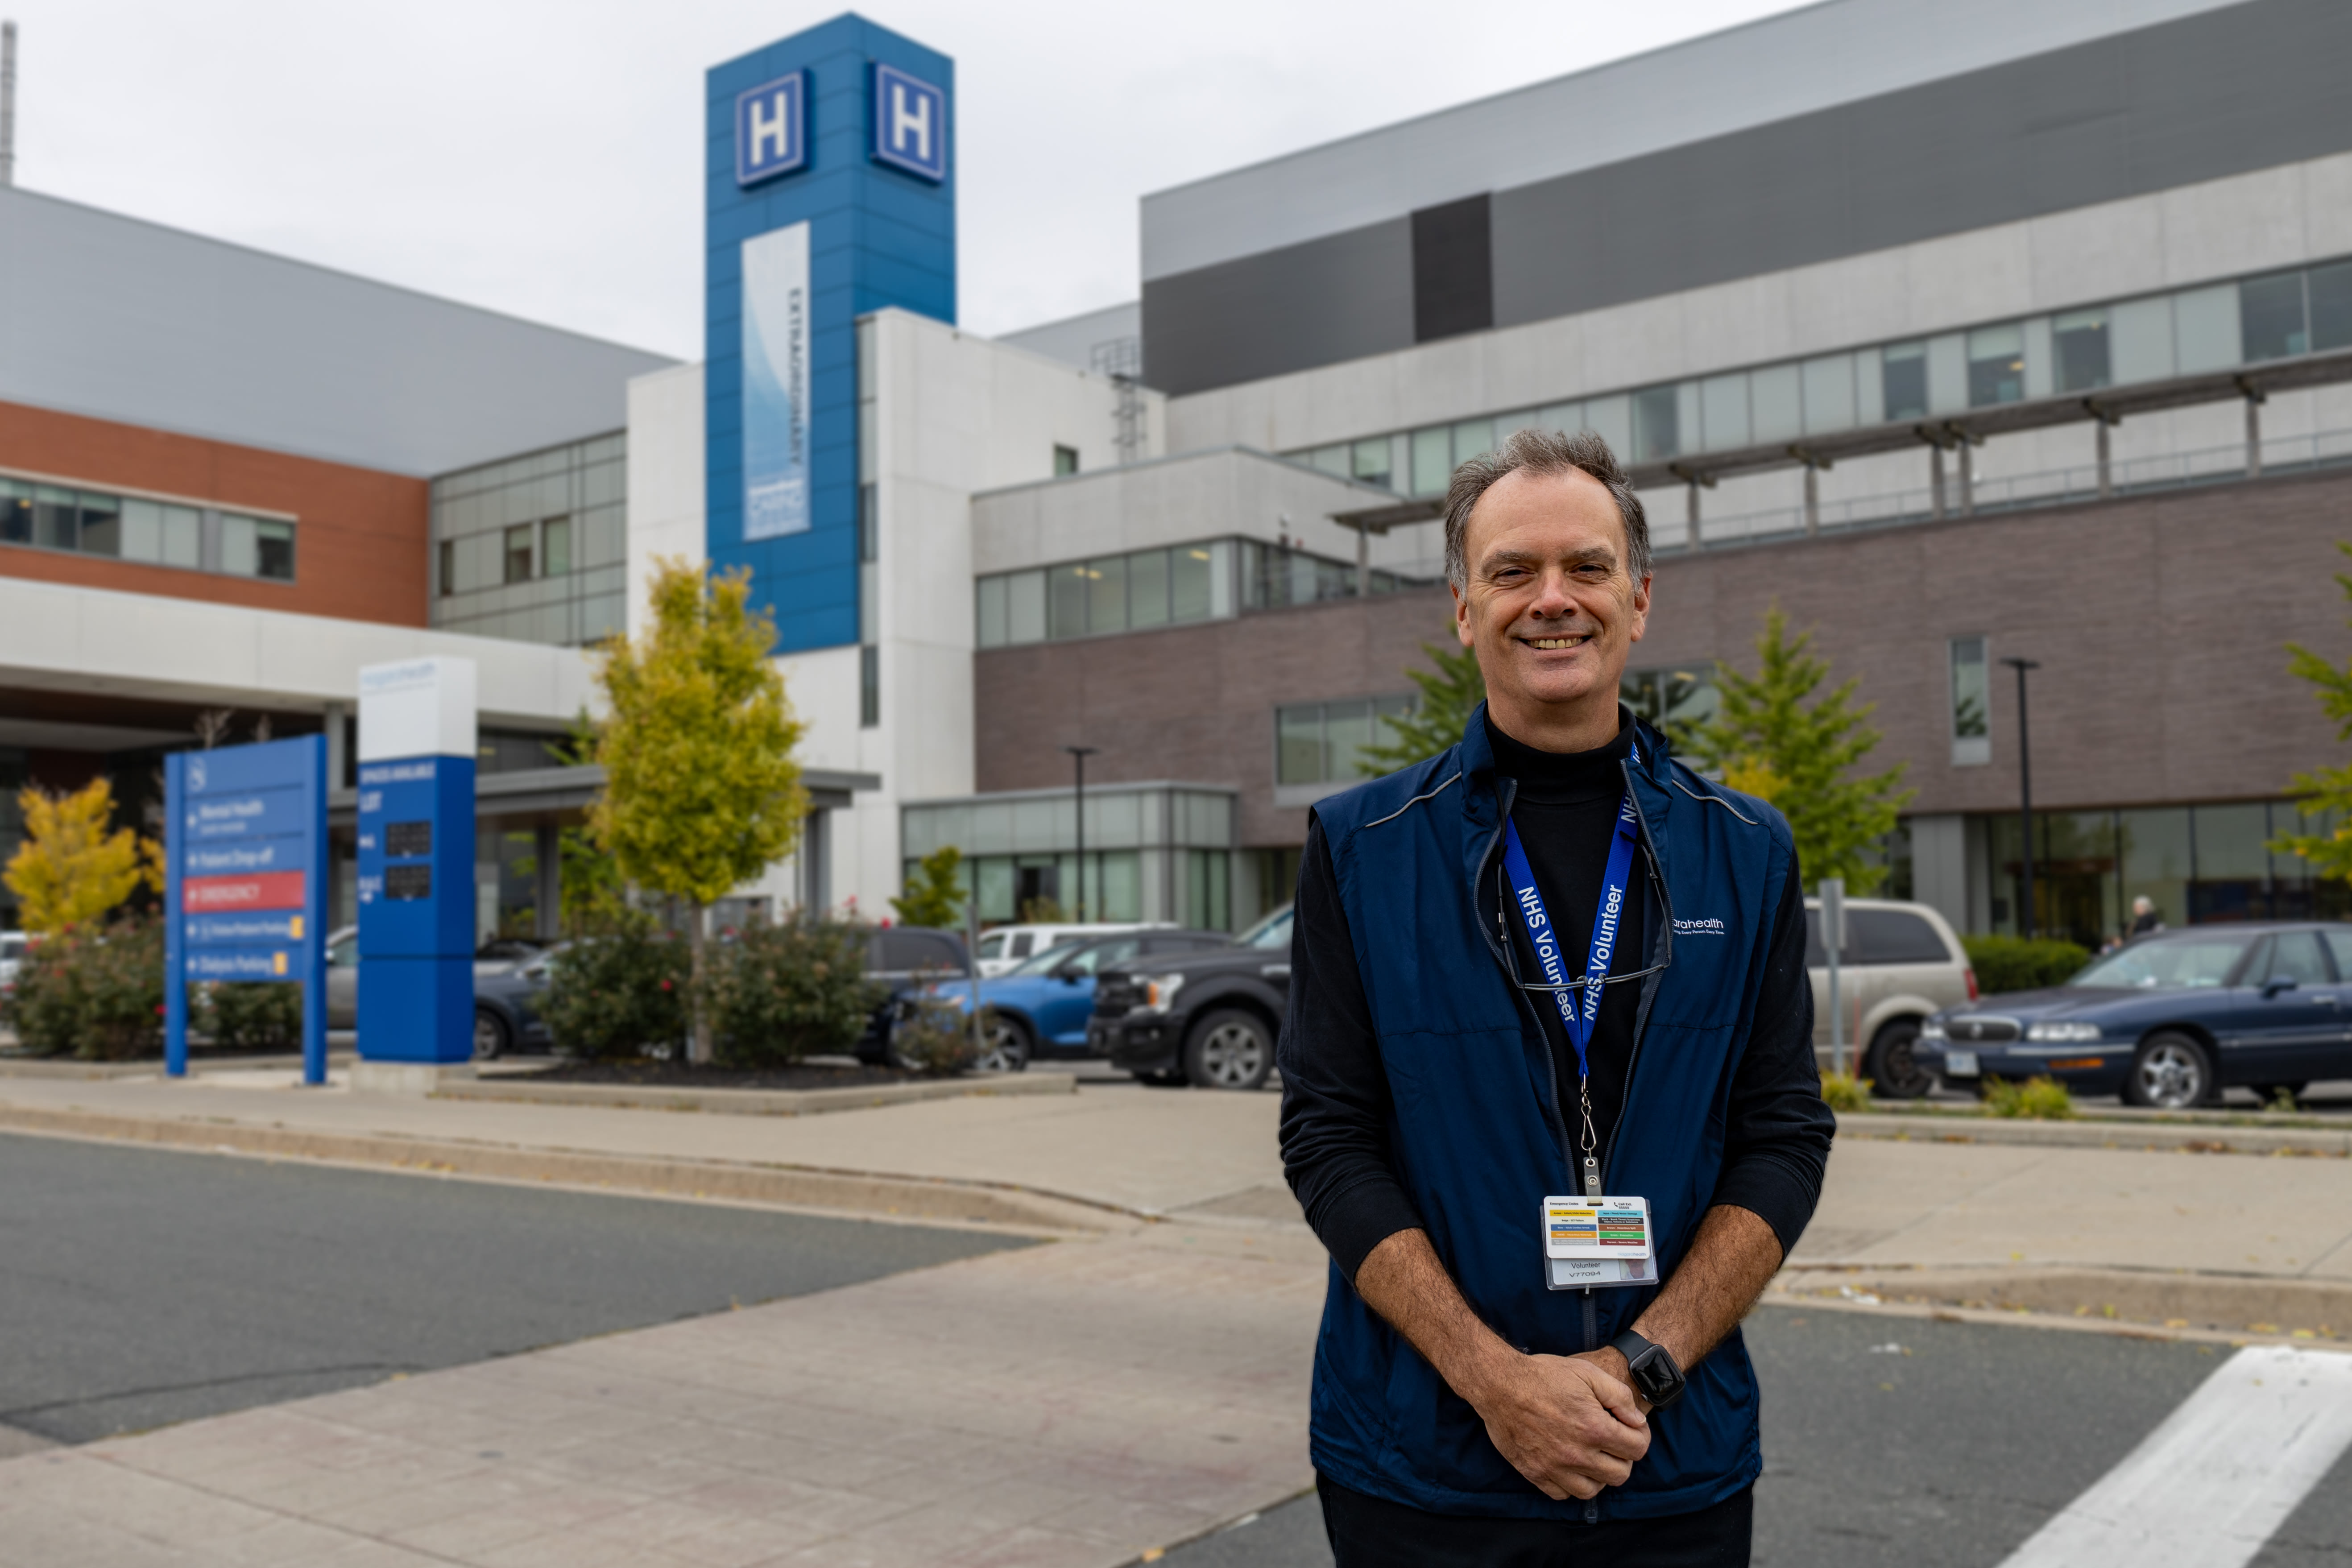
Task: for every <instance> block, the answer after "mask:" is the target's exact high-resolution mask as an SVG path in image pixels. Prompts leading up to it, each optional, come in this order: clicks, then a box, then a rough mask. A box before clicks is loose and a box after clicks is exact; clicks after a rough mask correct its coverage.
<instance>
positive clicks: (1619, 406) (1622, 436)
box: [1584, 393, 1633, 456]
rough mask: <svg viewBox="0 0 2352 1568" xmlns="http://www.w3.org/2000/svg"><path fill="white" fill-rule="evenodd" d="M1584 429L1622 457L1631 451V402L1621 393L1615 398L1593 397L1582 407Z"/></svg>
mask: <svg viewBox="0 0 2352 1568" xmlns="http://www.w3.org/2000/svg"><path fill="white" fill-rule="evenodd" d="M1584 427H1585V428H1586V429H1587V430H1590V431H1591V432H1592V433H1593V434H1594V435H1595V436H1598V437H1601V439H1602V440H1603V441H1606V442H1607V443H1609V449H1610V450H1611V451H1612V452H1615V453H1618V454H1619V455H1621V456H1622V455H1623V454H1624V453H1627V452H1630V451H1632V450H1633V405H1632V402H1631V400H1629V399H1628V398H1627V397H1626V396H1625V395H1623V394H1622V393H1620V394H1619V395H1617V396H1615V397H1595V398H1591V399H1589V400H1588V401H1587V402H1586V403H1585V405H1584Z"/></svg>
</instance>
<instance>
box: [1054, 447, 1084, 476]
mask: <svg viewBox="0 0 2352 1568" xmlns="http://www.w3.org/2000/svg"><path fill="white" fill-rule="evenodd" d="M1077 471H1078V449H1077V448H1076V447H1055V448H1054V477H1055V479H1066V478H1068V477H1069V476H1070V475H1072V474H1075V473H1076V472H1077Z"/></svg>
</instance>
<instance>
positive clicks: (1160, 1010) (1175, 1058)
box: [1087, 906, 1290, 1089]
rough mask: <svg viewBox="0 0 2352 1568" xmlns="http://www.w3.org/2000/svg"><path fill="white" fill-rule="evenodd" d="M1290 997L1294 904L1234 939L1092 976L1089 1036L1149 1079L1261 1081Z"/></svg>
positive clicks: (1225, 1084) (1209, 1083) (1216, 1083)
mask: <svg viewBox="0 0 2352 1568" xmlns="http://www.w3.org/2000/svg"><path fill="white" fill-rule="evenodd" d="M1289 1005H1290V910H1289V908H1288V906H1285V907H1284V908H1282V909H1279V910H1275V912H1274V913H1272V914H1270V915H1268V916H1266V917H1265V919H1264V920H1262V921H1258V922H1257V924H1255V925H1254V926H1252V927H1250V929H1249V930H1247V931H1244V932H1242V934H1241V935H1239V936H1238V937H1235V938H1234V943H1233V945H1232V946H1231V947H1217V948H1211V949H1210V950H1208V951H1207V952H1192V953H1183V954H1180V955H1175V956H1171V957H1167V958H1143V959H1139V960H1136V961H1134V962H1132V963H1126V964H1123V965H1121V966H1120V967H1118V968H1117V969H1108V970H1105V971H1104V972H1103V973H1101V974H1100V975H1099V976H1097V979H1096V981H1095V1011H1094V1016H1093V1017H1091V1018H1089V1019H1088V1020H1087V1045H1088V1046H1089V1047H1092V1048H1093V1049H1094V1050H1095V1051H1096V1052H1097V1054H1099V1055H1102V1056H1106V1057H1108V1058H1110V1061H1111V1065H1112V1066H1113V1067H1118V1068H1126V1069H1127V1070H1128V1071H1129V1072H1131V1073H1133V1074H1134V1075H1135V1076H1136V1077H1137V1078H1138V1079H1141V1080H1142V1081H1143V1082H1145V1083H1156V1084H1181V1083H1189V1084H1192V1085H1193V1086H1194V1087H1195V1088H1199V1089H1257V1088H1260V1087H1262V1086H1263V1085H1264V1084H1265V1078H1266V1074H1267V1073H1269V1072H1271V1071H1273V1070H1274V1040H1275V1037H1276V1035H1277V1034H1278V1033H1280V1032H1281V1029H1282V1016H1283V1013H1284V1011H1285V1010H1286V1008H1287V1007H1288V1006H1289Z"/></svg>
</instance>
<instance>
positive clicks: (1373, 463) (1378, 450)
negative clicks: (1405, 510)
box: [1349, 436, 1395, 489]
mask: <svg viewBox="0 0 2352 1568" xmlns="http://www.w3.org/2000/svg"><path fill="white" fill-rule="evenodd" d="M1394 450H1395V448H1394V447H1393V446H1392V445H1391V443H1390V441H1389V438H1388V437H1385V436H1375V437H1372V438H1371V439H1370V440H1368V441H1359V442H1357V443H1356V445H1355V447H1354V448H1353V449H1352V451H1351V453H1350V455H1349V470H1350V472H1351V473H1352V475H1353V477H1355V478H1356V479H1361V480H1363V481H1364V483H1366V484H1368V485H1379V486H1381V488H1382V489H1387V488H1388V487H1389V479H1390V477H1391V474H1390V464H1391V461H1392V460H1393V459H1392V458H1391V456H1390V454H1391V452H1392V451H1394Z"/></svg>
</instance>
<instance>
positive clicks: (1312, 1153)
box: [1276, 715, 1836, 1279]
mask: <svg viewBox="0 0 2352 1568" xmlns="http://www.w3.org/2000/svg"><path fill="white" fill-rule="evenodd" d="M1635 733H1636V731H1635V730H1634V728H1633V723H1632V721H1631V716H1630V715H1625V716H1623V717H1622V719H1621V724H1620V729H1619V731H1618V734H1617V738H1616V739H1615V740H1614V741H1612V742H1610V743H1609V744H1608V745H1606V746H1602V747H1601V748H1599V749H1597V750H1594V751H1591V752H1573V753H1568V754H1561V753H1559V752H1542V751H1538V750H1537V749H1536V748H1534V747H1532V746H1527V745H1522V744H1521V743H1520V742H1517V741H1515V740H1513V739H1511V737H1509V736H1508V735H1506V734H1504V733H1503V732H1502V731H1499V730H1497V729H1496V728H1495V726H1494V724H1493V723H1492V721H1489V722H1488V723H1487V726H1486V738H1487V742H1488V744H1489V745H1490V746H1491V747H1492V748H1493V750H1494V752H1495V760H1496V773H1498V774H1500V775H1501V776H1502V777H1504V778H1507V779H1510V780H1512V781H1514V784H1515V786H1516V788H1515V793H1514V797H1513V802H1512V806H1511V820H1512V823H1513V824H1514V825H1515V826H1517V828H1518V830H1519V841H1520V843H1521V844H1522V845H1523V846H1524V847H1525V848H1526V850H1527V853H1528V866H1529V868H1531V869H1532V870H1533V871H1534V872H1535V877H1536V887H1537V889H1538V891H1540V892H1541V893H1542V894H1543V897H1544V904H1545V907H1546V909H1547V910H1549V912H1550V915H1551V918H1552V920H1553V921H1554V922H1555V923H1556V924H1557V925H1558V926H1559V931H1560V934H1561V938H1562V942H1561V945H1562V949H1563V953H1564V957H1565V962H1566V963H1567V966H1568V969H1569V972H1570V973H1571V974H1581V973H1583V970H1584V963H1585V957H1586V954H1587V953H1588V952H1589V951H1590V945H1589V944H1590V942H1591V931H1592V917H1593V913H1594V910H1596V909H1597V908H1598V906H1599V902H1600V892H1601V875H1602V870H1603V868H1604V867H1605V866H1606V864H1607V861H1608V853H1609V837H1610V834H1611V831H1612V826H1613V823H1614V820H1615V816H1616V812H1617V806H1618V802H1619V801H1620V799H1622V795H1623V793H1624V789H1625V775H1624V772H1623V769H1622V763H1623V761H1624V759H1625V757H1626V755H1627V753H1628V752H1629V751H1630V749H1631V747H1632V744H1633V740H1634V738H1635ZM1633 865H1634V872H1635V874H1634V877H1633V887H1632V889H1630V892H1629V899H1628V907H1627V910H1626V918H1625V921H1624V923H1623V925H1622V928H1621V929H1622V932H1623V934H1622V935H1621V936H1620V937H1619V939H1618V942H1617V946H1616V951H1615V952H1614V953H1613V954H1612V961H1611V963H1610V973H1612V974H1626V973H1632V972H1633V971H1634V970H1637V969H1640V968H1642V967H1643V965H1644V963H1646V962H1647V958H1646V954H1647V953H1648V952H1650V951H1651V949H1652V946H1653V941H1652V934H1653V933H1652V932H1651V929H1650V927H1651V921H1652V919H1653V907H1654V899H1653V897H1652V889H1651V887H1650V882H1649V877H1650V869H1649V865H1648V858H1647V856H1646V854H1644V853H1643V852H1641V851H1636V853H1635V855H1634V858H1633ZM1802 889H1803V882H1802V880H1801V877H1800V876H1799V875H1797V874H1796V872H1795V868H1791V875H1790V878H1789V879H1788V883H1787V886H1786V888H1785V889H1784V890H1783V896H1782V898H1781V900H1780V910H1779V911H1778V913H1777V915H1776V916H1775V918H1774V923H1773V931H1772V946H1771V951H1770V953H1769V957H1768V959H1767V962H1766V967H1765V975H1764V981H1763V984H1762V987H1761V989H1760V991H1759V994H1758V997H1757V1007H1756V1016H1755V1019H1754V1021H1753V1023H1752V1025H1751V1027H1750V1030H1749V1035H1748V1048H1747V1050H1746V1051H1745V1052H1744V1053H1743V1054H1742V1056H1741V1058H1740V1061H1739V1066H1738V1068H1737V1069H1736V1071H1735V1073H1734V1076H1733V1080H1732V1091H1731V1096H1730V1101H1729V1105H1728V1107H1727V1121H1726V1125H1725V1128H1724V1156H1723V1167H1722V1171H1721V1173H1720V1174H1719V1176H1718V1177H1717V1181H1716V1187H1715V1194H1714V1198H1713V1202H1714V1203H1716V1204H1728V1205H1734V1206H1737V1207H1739V1208H1745V1209H1748V1210H1750V1211H1752V1212H1753V1213H1755V1214H1756V1215H1759V1216H1761V1217H1762V1218H1763V1220H1764V1221H1765V1222H1766V1223H1767V1224H1769V1226H1771V1227H1772V1229H1773V1232H1774V1234H1775V1235H1777V1236H1778V1237H1780V1247H1781V1250H1782V1252H1783V1253H1784V1254H1785V1253H1786V1252H1787V1251H1788V1250H1789V1249H1790V1247H1795V1246H1796V1244H1797V1238H1798V1237H1800V1236H1801V1235H1803V1234H1804V1229H1805V1226H1806V1224H1807V1223H1808V1222H1809V1221H1810V1220H1811V1218H1812V1213H1813V1205H1814V1204H1815V1203H1816V1202H1817V1201H1818V1199H1819V1198H1820V1195H1821V1183H1822V1171H1823V1169H1824V1168H1825V1167H1826V1165H1827V1163H1828V1160H1829V1147H1830V1138H1831V1135H1832V1132H1833V1131H1834V1130H1835V1126H1836V1123H1835V1119H1834V1118H1832V1116H1831V1114H1830V1112H1829V1109H1828V1107H1826V1106H1825V1105H1823V1104H1822V1098H1821V1079H1820V1074H1819V1069H1818V1068H1817V1067H1816V1066H1815V1062H1814V1056H1813V1039H1812V1037H1813V993H1812V985H1811V981H1810V979H1809V978H1808V976H1807V975H1806V973H1805V916H1804V896H1803V891H1802ZM1478 897H1479V900H1480V907H1481V909H1482V910H1489V911H1491V910H1495V909H1496V908H1501V907H1503V906H1502V905H1501V904H1499V903H1493V902H1489V901H1488V900H1502V899H1504V898H1506V897H1507V885H1497V886H1491V887H1487V888H1482V889H1479V892H1478ZM1487 918H1492V917H1491V914H1489V915H1488V917H1487ZM1504 924H1505V926H1506V927H1507V929H1508V930H1509V931H1511V932H1512V945H1513V948H1514V950H1515V951H1516V952H1517V954H1518V961H1519V968H1520V973H1521V978H1523V979H1527V980H1537V979H1540V978H1541V975H1540V972H1539V971H1538V969H1537V967H1536V962H1535V952H1534V949H1533V948H1532V947H1531V946H1530V945H1529V944H1528V940H1527V930H1526V927H1525V926H1524V925H1523V924H1522V923H1521V922H1520V921H1519V920H1518V918H1517V914H1516V913H1514V912H1511V911H1509V910H1507V909H1506V910H1505V913H1504ZM1291 931H1292V935H1291V960H1290V1005H1289V1009H1288V1012H1287V1015H1286V1017H1285V1019H1284V1021H1283V1026H1282V1038H1281V1041H1280V1043H1279V1045H1278V1047H1277V1050H1276V1060H1277V1062H1278V1064H1279V1065H1280V1067H1281V1069H1282V1154H1283V1171H1284V1173H1285V1174H1286V1176H1287V1177H1288V1178H1289V1181H1290V1185H1291V1190H1292V1191H1293V1192H1294V1193H1296V1194H1297V1197H1298V1201H1299V1205H1300V1206H1301V1207H1302V1208H1304V1209H1305V1210H1306V1212H1307V1223H1308V1224H1309V1225H1310V1226H1313V1227H1314V1228H1315V1232H1316V1234H1317V1236H1318V1237H1320V1238H1321V1239H1322V1242H1323V1245H1324V1246H1325V1247H1327V1248H1328V1250H1329V1251H1330V1254H1331V1257H1332V1258H1333V1260H1334V1261H1335V1262H1337V1263H1338V1264H1339V1268H1340V1269H1341V1271H1342V1272H1343V1273H1345V1274H1346V1275H1347V1277H1348V1278H1349V1279H1354V1278H1355V1276H1356V1269H1357V1267H1358V1266H1359V1265H1360V1264H1361V1263H1362V1262H1363V1260H1364V1258H1365V1257H1366V1256H1367V1255H1368V1254H1370V1251H1371V1250H1372V1248H1373V1247H1377V1246H1379V1245H1380V1244H1381V1242H1382V1241H1383V1240H1385V1239H1387V1238H1388V1237H1390V1236H1392V1235H1394V1234H1395V1233H1396V1232H1398V1231H1400V1230H1409V1229H1412V1228H1415V1227H1418V1226H1420V1225H1421V1216H1420V1215H1419V1213H1418V1212H1416V1211H1415V1209H1414V1208H1413V1205H1412V1199H1411V1198H1410V1197H1408V1196H1407V1195H1406V1194H1405V1191H1404V1188H1403V1187H1402V1184H1399V1182H1398V1181H1397V1178H1396V1173H1395V1170H1394V1168H1393V1167H1392V1166H1391V1163H1390V1161H1389V1133H1388V1130H1389V1123H1390V1120H1391V1117H1392V1116H1393V1115H1394V1114H1395V1107H1394V1103H1393V1100H1392V1099H1391V1095H1390V1092H1389V1084H1388V1074H1387V1071H1386V1069H1385V1068H1384V1067H1383V1066H1382V1064H1381V1048H1380V1041H1379V1038H1378V1037H1377V1036H1376V1034H1375V1033H1374V1031H1373V1028H1372V1018H1371V1007H1370V1004H1369V1003H1367V1002H1366V1000H1365V998H1364V987H1363V979H1362V975H1361V973H1360V972H1359V970H1358V969H1357V967H1356V954H1355V944H1354V942H1353V941H1352V939H1351V938H1350V937H1349V931H1348V917H1347V911H1346V910H1345V908H1344V907H1343V906H1342V905H1341V904H1340V901H1339V881H1338V879H1337V878H1336V877H1335V876H1334V874H1333V872H1332V869H1331V852H1330V848H1329V846H1328V844H1327V843H1326V842H1325V840H1324V837H1323V826H1322V824H1321V822H1320V821H1318V820H1315V819H1312V818H1310V819H1309V821H1308V823H1307V847H1306V851H1305V852H1304V853H1303V854H1302V855H1301V856H1300V858H1299V867H1298V895H1297V910H1296V917H1295V919H1294V921H1293V923H1292V928H1291ZM1642 989H1643V983H1642V982H1640V981H1629V982H1627V983H1625V984H1617V985H1611V986H1609V987H1608V988H1607V989H1606V990H1605V991H1604V992H1603V994H1602V997H1601V1017H1600V1019H1599V1020H1598V1022H1597V1024H1596V1025H1595V1026H1594V1029H1593V1037H1592V1041H1591V1046H1590V1047H1589V1050H1588V1056H1589V1057H1590V1059H1591V1066H1592V1086H1591V1092H1592V1110H1593V1121H1594V1125H1595V1127H1596V1129H1597V1131H1598V1133H1599V1137H1600V1142H1601V1149H1602V1150H1603V1151H1605V1150H1606V1149H1607V1146H1608V1140H1609V1135H1610V1131H1611V1129H1612V1128H1613V1127H1614V1126H1615V1125H1616V1122H1617V1117H1618V1113H1619V1111H1620V1110H1622V1107H1623V1105H1624V1102H1625V1083H1626V1074H1627V1071H1628V1069H1629V1068H1630V1066H1631V1063H1632V1058H1633V1039H1634V1030H1635V1026H1636V1022H1637V1014H1638V1011H1639V1007H1640V1002H1641V992H1642ZM1527 996H1528V1001H1529V1003H1530V1004H1531V1005H1532V1010H1533V1012H1534V1015H1535V1016H1536V1017H1537V1018H1538V1020H1539V1021H1540V1022H1541V1024H1542V1026H1543V1029H1544V1034H1545V1037H1546V1038H1547V1039H1548V1040H1549V1042H1550V1044H1551V1048H1552V1058H1553V1060H1554V1062H1555V1063H1557V1064H1558V1067H1559V1102H1560V1111H1561V1114H1562V1117H1563V1119H1564V1120H1565V1121H1566V1123H1567V1127H1568V1132H1569V1137H1570V1143H1571V1145H1572V1144H1573V1143H1574V1142H1575V1139H1576V1135H1577V1128H1578V1113H1577V1102H1576V1095H1577V1083H1576V1079H1577V1075H1576V1054H1575V1052H1574V1051H1573V1050H1572V1049H1571V1048H1570V1046H1569V1042H1568V1031H1567V1028H1566V1026H1564V1025H1563V1024H1562V1023H1561V1022H1560V1018H1559V1008H1558V1007H1557V1006H1556V1005H1553V1004H1552V1002H1551V1001H1550V999H1549V996H1548V995H1547V994H1544V993H1542V992H1528V993H1527ZM1644 1070H1645V1071H1646V1070H1648V1069H1646V1068H1645V1069H1644ZM1603 1158H1604V1160H1605V1158H1606V1155H1605V1152H1604V1154H1603ZM1537 1195H1538V1196H1540V1195H1542V1194H1537ZM1530 1245H1531V1246H1532V1245H1533V1243H1532V1241H1531V1242H1530Z"/></svg>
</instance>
